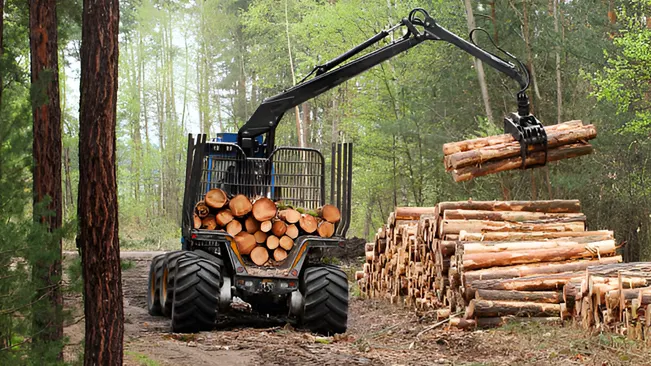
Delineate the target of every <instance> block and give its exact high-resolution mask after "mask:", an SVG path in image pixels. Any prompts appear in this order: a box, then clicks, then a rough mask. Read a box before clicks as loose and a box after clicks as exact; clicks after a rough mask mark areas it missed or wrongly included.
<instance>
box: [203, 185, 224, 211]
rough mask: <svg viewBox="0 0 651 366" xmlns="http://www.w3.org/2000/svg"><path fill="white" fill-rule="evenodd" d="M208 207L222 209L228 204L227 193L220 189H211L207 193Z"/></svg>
mask: <svg viewBox="0 0 651 366" xmlns="http://www.w3.org/2000/svg"><path fill="white" fill-rule="evenodd" d="M204 201H205V202H206V205H208V206H209V207H211V208H214V209H220V208H222V207H224V206H225V205H226V203H228V196H227V195H226V192H224V191H222V190H221V189H219V188H215V189H211V190H210V191H208V193H206V197H205V200H204Z"/></svg>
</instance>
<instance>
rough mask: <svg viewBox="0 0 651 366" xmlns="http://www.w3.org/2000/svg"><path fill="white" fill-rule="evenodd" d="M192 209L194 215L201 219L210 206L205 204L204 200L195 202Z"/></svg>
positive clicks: (206, 214)
mask: <svg viewBox="0 0 651 366" xmlns="http://www.w3.org/2000/svg"><path fill="white" fill-rule="evenodd" d="M194 210H195V213H196V215H197V216H199V217H200V218H202V219H203V218H204V217H206V216H208V214H210V208H209V207H208V205H206V202H205V201H199V202H197V204H196V205H195V206H194Z"/></svg>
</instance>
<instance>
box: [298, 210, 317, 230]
mask: <svg viewBox="0 0 651 366" xmlns="http://www.w3.org/2000/svg"><path fill="white" fill-rule="evenodd" d="M298 223H299V225H300V226H301V229H303V231H305V232H306V233H308V234H312V233H314V232H315V231H316V229H317V222H316V219H315V218H314V216H312V215H307V214H303V215H301V219H300V220H299V221H298Z"/></svg>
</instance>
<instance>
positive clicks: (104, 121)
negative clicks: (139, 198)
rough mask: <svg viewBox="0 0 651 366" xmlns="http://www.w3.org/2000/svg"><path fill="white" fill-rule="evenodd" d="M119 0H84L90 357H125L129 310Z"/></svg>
mask: <svg viewBox="0 0 651 366" xmlns="http://www.w3.org/2000/svg"><path fill="white" fill-rule="evenodd" d="M118 27H119V6H118V1H117V0H105V1H94V2H91V1H90V0H84V4H83V26H82V41H81V102H80V118H79V121H80V129H79V175H80V176H81V177H84V179H83V180H81V181H80V182H79V205H78V208H77V216H78V219H79V235H78V236H77V242H78V245H79V247H80V249H81V257H82V265H83V278H84V313H85V319H86V332H85V337H86V342H85V347H84V364H85V365H121V364H122V357H123V354H122V351H123V346H122V340H123V335H124V311H123V305H122V283H121V272H120V246H119V241H118V203H117V179H116V164H115V157H116V154H115V150H116V135H115V124H116V107H117V83H118V32H119V31H118Z"/></svg>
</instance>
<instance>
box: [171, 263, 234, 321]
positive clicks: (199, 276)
mask: <svg viewBox="0 0 651 366" xmlns="http://www.w3.org/2000/svg"><path fill="white" fill-rule="evenodd" d="M221 285H222V278H221V268H220V266H219V264H217V263H215V262H213V261H210V260H208V259H205V258H201V257H196V258H184V259H181V260H179V261H178V262H177V266H176V274H175V276H174V298H173V301H172V304H173V305H172V332H175V333H195V332H199V331H202V330H211V329H212V328H214V326H215V320H216V319H217V307H218V306H219V292H220V290H221Z"/></svg>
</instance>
